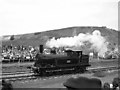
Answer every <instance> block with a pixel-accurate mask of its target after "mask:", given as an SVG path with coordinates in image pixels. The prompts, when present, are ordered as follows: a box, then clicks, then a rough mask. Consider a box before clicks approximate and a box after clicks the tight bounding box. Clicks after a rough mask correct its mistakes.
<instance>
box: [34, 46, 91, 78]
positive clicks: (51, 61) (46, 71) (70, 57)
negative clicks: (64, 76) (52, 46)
mask: <svg viewBox="0 0 120 90" xmlns="http://www.w3.org/2000/svg"><path fill="white" fill-rule="evenodd" d="M65 52H66V55H57V54H55V53H53V54H49V55H47V54H43V45H40V53H38V54H37V55H36V60H35V63H34V66H33V68H32V69H33V71H34V73H35V74H37V75H41V76H44V75H51V74H52V75H53V74H55V73H63V72H64V73H65V72H73V73H74V72H82V73H83V72H84V71H85V70H86V67H88V66H90V64H89V55H84V54H83V53H82V51H73V50H66V51H65Z"/></svg>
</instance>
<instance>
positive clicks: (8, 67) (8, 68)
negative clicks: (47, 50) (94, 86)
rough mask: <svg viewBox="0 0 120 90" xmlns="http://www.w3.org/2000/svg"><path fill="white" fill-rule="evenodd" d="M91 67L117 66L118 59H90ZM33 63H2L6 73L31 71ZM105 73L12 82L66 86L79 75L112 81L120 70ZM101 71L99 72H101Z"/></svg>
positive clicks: (22, 85) (26, 85) (16, 85)
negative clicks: (101, 75)
mask: <svg viewBox="0 0 120 90" xmlns="http://www.w3.org/2000/svg"><path fill="white" fill-rule="evenodd" d="M90 64H91V67H89V68H97V67H109V66H117V65H118V60H117V59H112V60H99V61H98V60H91V61H90ZM32 65H33V63H14V64H3V65H2V72H3V74H4V73H16V72H22V71H23V72H29V71H30V69H29V68H28V67H30V66H32ZM101 73H102V74H104V76H103V77H97V76H95V74H94V73H91V74H88V73H83V74H79V73H78V74H68V75H57V76H50V77H43V78H41V77H40V78H39V77H38V78H37V79H33V80H31V79H29V80H22V81H14V82H11V83H12V85H13V87H14V88H65V87H64V86H63V82H65V81H66V80H67V79H68V78H70V77H78V76H85V77H90V78H91V77H92V78H93V77H95V78H99V79H101V81H102V83H103V84H104V83H105V82H109V83H112V80H113V78H114V77H117V76H118V71H114V72H107V71H106V72H101ZM101 73H99V74H101Z"/></svg>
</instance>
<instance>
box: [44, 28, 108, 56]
mask: <svg viewBox="0 0 120 90" xmlns="http://www.w3.org/2000/svg"><path fill="white" fill-rule="evenodd" d="M85 42H89V43H90V44H91V46H90V49H89V50H95V51H96V52H98V53H99V56H102V57H103V56H104V55H105V52H107V50H108V48H107V45H108V42H107V41H106V39H105V38H104V37H103V36H102V35H101V32H100V31H99V30H95V31H94V32H93V33H92V34H89V33H87V34H84V33H80V34H79V35H78V36H74V37H61V38H58V39H55V38H54V37H53V38H52V39H50V40H48V41H47V42H46V46H47V47H49V48H53V47H56V48H59V47H82V46H85Z"/></svg>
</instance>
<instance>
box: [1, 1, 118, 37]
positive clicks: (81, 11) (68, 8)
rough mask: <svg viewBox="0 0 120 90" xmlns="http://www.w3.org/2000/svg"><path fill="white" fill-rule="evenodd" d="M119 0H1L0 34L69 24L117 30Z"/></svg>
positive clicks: (46, 28) (44, 29)
mask: <svg viewBox="0 0 120 90" xmlns="http://www.w3.org/2000/svg"><path fill="white" fill-rule="evenodd" d="M118 1H119V0H0V36H1V35H13V34H14V35H16V34H24V33H32V32H40V31H46V30H53V29H59V28H65V27H72V26H107V27H108V28H112V29H116V30H118Z"/></svg>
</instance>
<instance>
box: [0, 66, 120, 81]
mask: <svg viewBox="0 0 120 90" xmlns="http://www.w3.org/2000/svg"><path fill="white" fill-rule="evenodd" d="M118 69H120V67H117V66H109V67H97V68H87V70H86V72H85V73H95V72H97V71H111V70H118ZM76 74H77V73H76ZM65 75H66V74H65ZM65 75H61V76H65ZM67 75H72V74H67ZM59 76H60V75H59ZM50 77H52V76H50ZM37 78H38V76H36V75H35V74H34V73H33V72H29V73H25V72H19V73H15V74H12V73H6V74H4V73H3V74H2V76H1V77H0V81H1V80H2V79H5V80H9V81H18V80H27V79H37ZM40 78H43V79H44V78H45V77H40Z"/></svg>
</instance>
